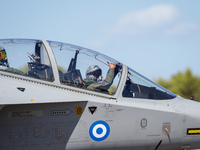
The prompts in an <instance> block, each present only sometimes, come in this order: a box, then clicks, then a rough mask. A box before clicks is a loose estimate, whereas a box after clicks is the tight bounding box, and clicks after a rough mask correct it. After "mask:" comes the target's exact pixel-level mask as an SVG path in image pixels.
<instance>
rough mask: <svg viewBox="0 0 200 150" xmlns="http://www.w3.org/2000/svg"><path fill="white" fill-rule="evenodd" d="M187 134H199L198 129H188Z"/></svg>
mask: <svg viewBox="0 0 200 150" xmlns="http://www.w3.org/2000/svg"><path fill="white" fill-rule="evenodd" d="M188 133H189V134H199V133H200V130H188Z"/></svg>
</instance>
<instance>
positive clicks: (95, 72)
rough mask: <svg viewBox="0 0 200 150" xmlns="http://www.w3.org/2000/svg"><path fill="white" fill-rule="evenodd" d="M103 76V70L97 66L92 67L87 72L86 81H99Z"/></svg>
mask: <svg viewBox="0 0 200 150" xmlns="http://www.w3.org/2000/svg"><path fill="white" fill-rule="evenodd" d="M101 74H102V71H101V68H100V67H99V66H97V65H92V66H90V67H89V68H88V69H87V70H86V79H87V80H94V81H97V80H98V79H99V77H100V76H101Z"/></svg>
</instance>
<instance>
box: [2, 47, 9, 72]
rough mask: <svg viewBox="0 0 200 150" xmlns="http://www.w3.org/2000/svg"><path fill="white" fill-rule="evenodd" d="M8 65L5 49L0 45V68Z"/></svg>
mask: <svg viewBox="0 0 200 150" xmlns="http://www.w3.org/2000/svg"><path fill="white" fill-rule="evenodd" d="M8 67H9V65H8V60H7V54H6V50H5V49H4V48H3V47H2V46H0V69H6V68H8Z"/></svg>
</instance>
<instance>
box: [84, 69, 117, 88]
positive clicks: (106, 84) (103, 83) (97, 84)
mask: <svg viewBox="0 0 200 150" xmlns="http://www.w3.org/2000/svg"><path fill="white" fill-rule="evenodd" d="M114 77H115V69H114V68H110V69H109V72H108V74H107V75H106V78H105V79H104V80H103V81H99V82H95V83H92V84H90V85H89V86H88V87H87V89H89V90H93V91H99V92H108V89H109V88H110V86H111V85H112V83H113V79H114Z"/></svg>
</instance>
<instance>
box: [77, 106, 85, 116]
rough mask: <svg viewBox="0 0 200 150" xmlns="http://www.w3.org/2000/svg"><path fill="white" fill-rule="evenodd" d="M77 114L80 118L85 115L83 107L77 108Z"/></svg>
mask: <svg viewBox="0 0 200 150" xmlns="http://www.w3.org/2000/svg"><path fill="white" fill-rule="evenodd" d="M75 113H76V115H78V116H80V115H82V113H83V107H82V106H76V108H75Z"/></svg>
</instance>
